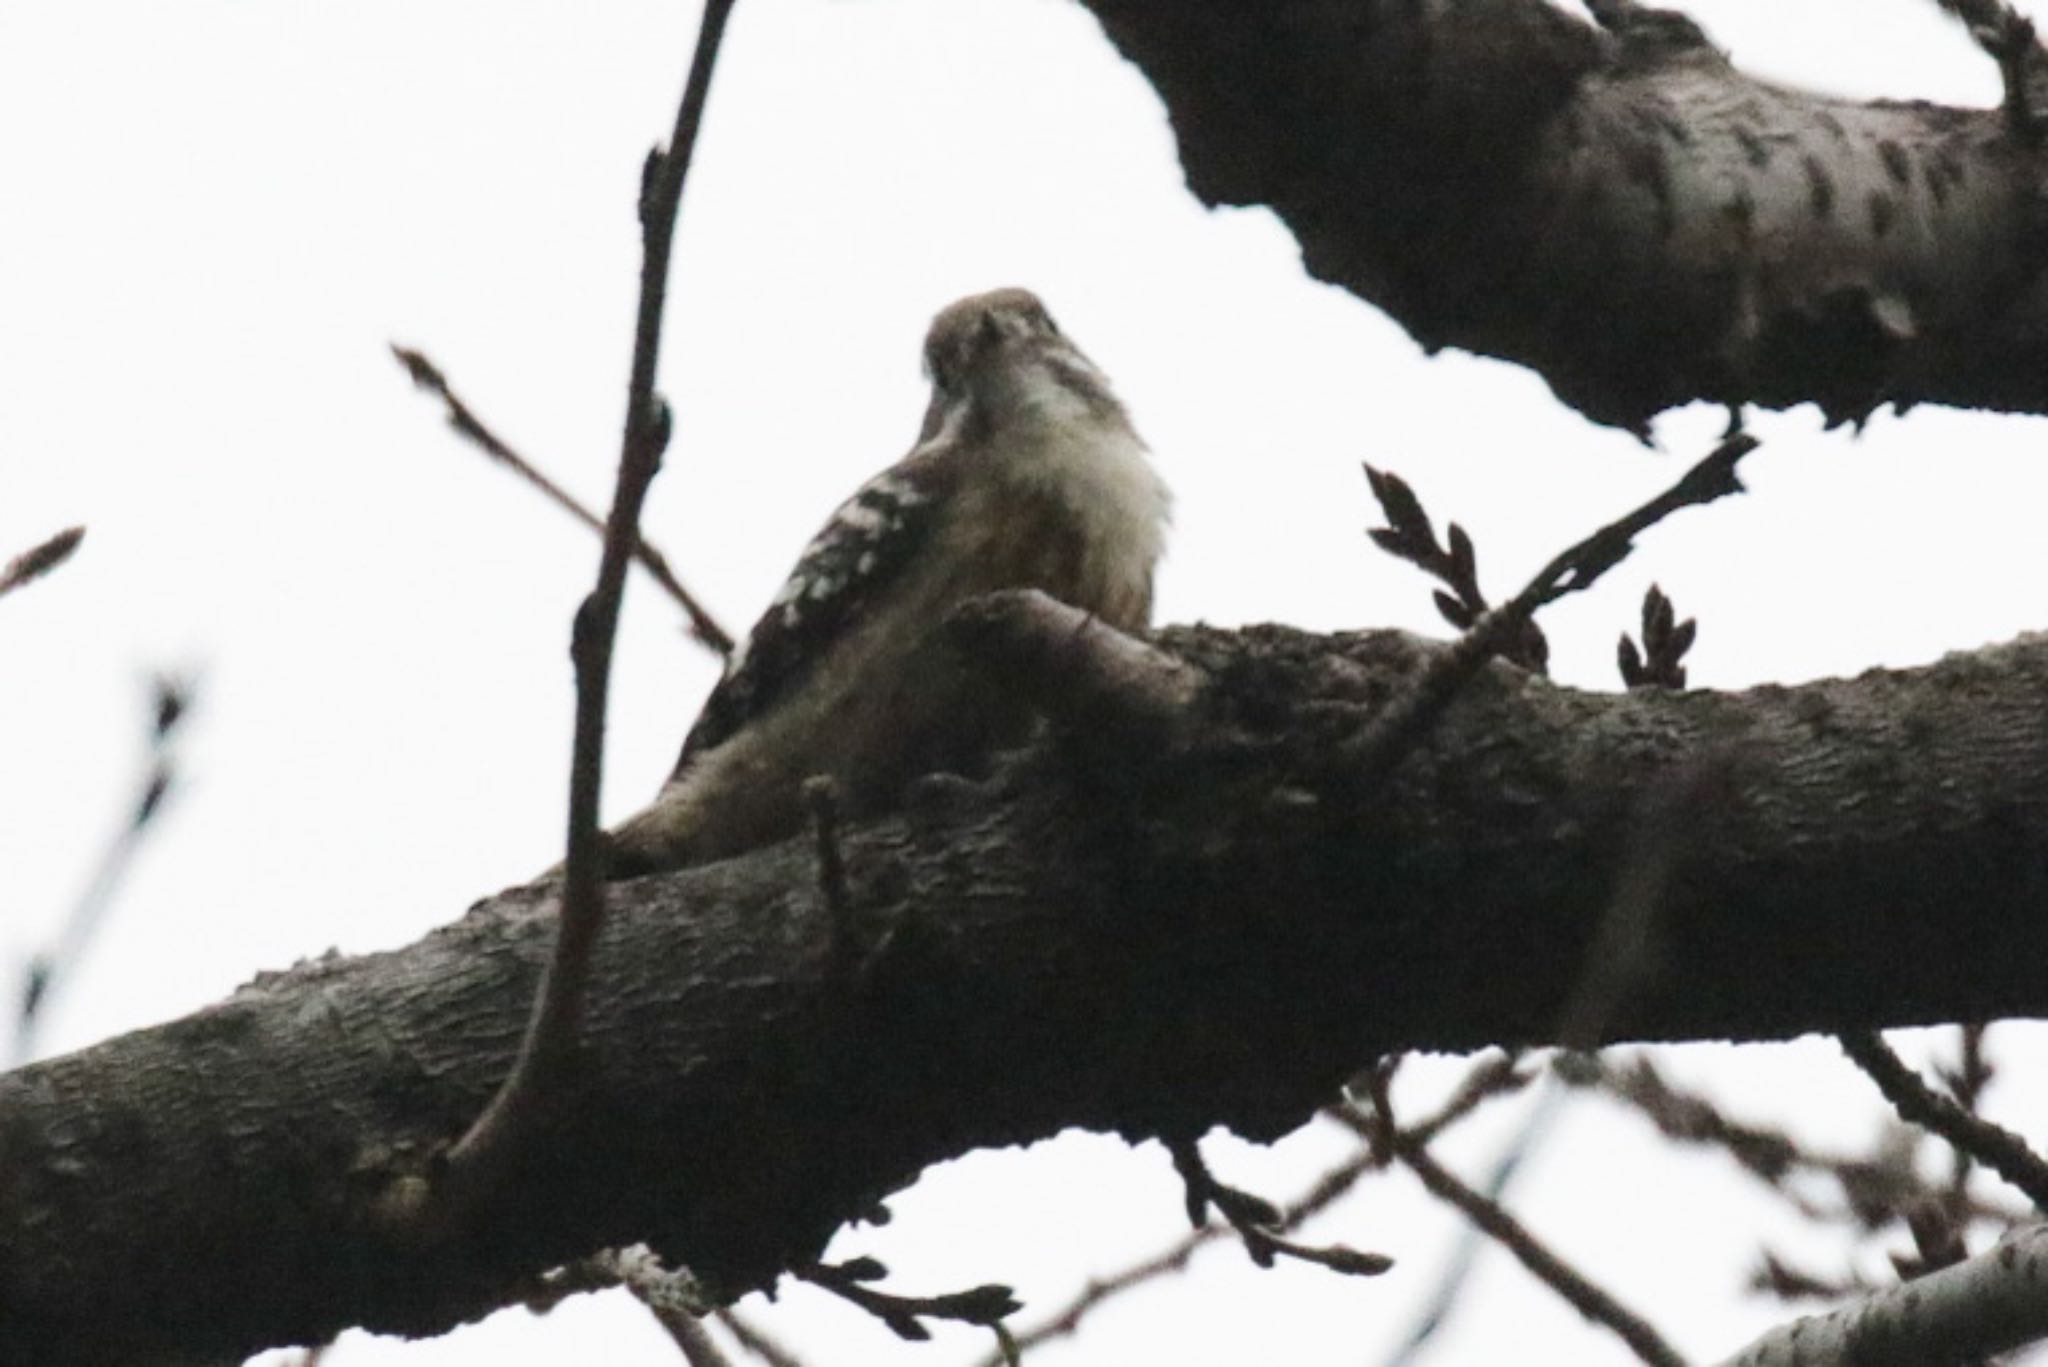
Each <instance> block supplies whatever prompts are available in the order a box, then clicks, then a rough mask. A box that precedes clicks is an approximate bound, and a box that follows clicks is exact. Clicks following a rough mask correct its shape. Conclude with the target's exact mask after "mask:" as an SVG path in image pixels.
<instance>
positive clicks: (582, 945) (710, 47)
mask: <svg viewBox="0 0 2048 1367" xmlns="http://www.w3.org/2000/svg"><path fill="white" fill-rule="evenodd" d="M732 8H733V0H706V4H705V6H704V13H703V17H702V19H701V21H700V24H699V28H698V31H697V47H696V52H695V55H694V56H693V57H692V59H691V63H690V75H689V79H688V81H687V82H686V84H685V86H684V89H683V97H682V102H681V104H680V105H679V106H678V108H677V110H676V123H675V130H674V133H673V134H672V136H671V137H670V139H669V145H668V150H667V151H663V150H662V149H660V148H655V149H654V150H653V151H651V152H650V153H649V154H648V157H647V162H646V165H645V168H644V170H643V173H642V176H641V184H640V228H641V232H640V238H641V265H640V306H639V313H638V317H637V319H636V321H635V325H634V334H633V366H632V376H631V379H630V382H629V384H628V387H627V397H626V425H625V437H624V443H623V448H624V449H623V451H622V453H621V455H620V458H619V477H618V487H617V489H616V491H615V492H614V494H613V497H612V510H611V516H610V517H609V518H608V519H607V521H606V523H605V536H604V554H603V557H602V559H601V560H600V562H599V566H598V575H597V587H596V588H595V589H593V590H592V591H591V593H590V596H589V597H588V598H586V599H584V601H583V605H582V606H581V607H580V608H579V609H578V610H577V613H576V622H575V627H574V630H573V632H572V639H571V645H570V654H571V657H572V658H573V660H574V662H575V667H576V736H575V743H574V754H573V757H572V760H571V764H570V781H569V837H568V847H569V848H568V858H567V860H566V861H565V862H566V867H565V870H564V874H563V883H562V906H561V917H560V926H559V928H558V930H557V931H556V938H555V950H554V955H553V957H552V958H551V959H550V960H549V961H548V965H547V968H546V970H545V972H544V974H543V976H542V978H541V985H540V991H539V992H538V993H537V994H536V996H535V1001H534V1011H533V1015H532V1017H531V1019H530V1020H529V1022H528V1024H527V1029H526V1036H525V1038H524V1039H523V1040H522V1041H521V1043H520V1048H519V1056H518V1058H517V1060H516V1061H515V1062H514V1063H513V1065H512V1070H511V1072H510V1073H509V1074H508V1075H507V1077H506V1079H505V1082H504V1084H503V1085H502V1086H501V1087H500V1088H499V1089H498V1092H497V1094H496V1095H495V1096H494V1097H493V1098H492V1099H491V1103H490V1105H489V1106H487V1107H486V1108H485V1109H484V1113H483V1114H482V1115H481V1116H479V1117H478V1118H477V1120H476V1122H475V1123H474V1124H473V1125H471V1126H470V1128H469V1131H468V1132H467V1133H466V1134H464V1135H463V1136H462V1138H461V1139H459V1140H458V1141H456V1144H455V1146H454V1148H453V1149H451V1150H450V1151H449V1154H448V1158H447V1162H446V1165H445V1168H444V1170H443V1172H442V1174H441V1179H440V1181H439V1183H438V1184H437V1189H436V1190H435V1192H434V1194H433V1195H432V1197H431V1198H430V1203H431V1204H432V1205H434V1206H436V1207H439V1208H440V1210H441V1212H442V1213H443V1214H444V1215H445V1214H453V1215H458V1216H459V1214H460V1212H462V1211H463V1210H464V1209H466V1208H467V1205H468V1203H469V1202H470V1201H473V1200H474V1199H476V1197H477V1196H478V1195H479V1194H481V1193H482V1192H484V1191H487V1190H489V1189H490V1188H491V1187H493V1186H494V1185H495V1184H496V1181H497V1180H498V1178H499V1177H500V1176H501V1174H502V1173H503V1171H504V1170H505V1168H506V1167H508V1166H509V1164H510V1163H511V1161H512V1158H513V1156H514V1154H515V1153H516V1151H517V1150H518V1149H519V1147H520V1145H521V1144H522V1143H523V1141H524V1139H525V1137H526V1136H528V1135H529V1134H530V1133H531V1132H532V1130H533V1129H534V1127H535V1126H536V1125H537V1124H538V1119H539V1116H540V1114H541V1113H542V1111H543V1110H544V1108H545V1106H546V1105H547V1103H548V1101H549V1098H550V1097H551V1096H552V1095H553V1093H554V1092H555V1091H556V1090H558V1088H557V1085H556V1084H557V1083H558V1081H559V1079H560V1078H561V1076H562V1074H563V1072H564V1064H565V1063H566V1062H567V1061H568V1060H569V1059H570V1058H571V1057H572V1056H573V1053H574V1048H575V1041H576V1032H577V1026H578V1022H579V1021H580V1020H581V1018H582V1014H583V996H584V992H585V990H586V988H587V986H588V983H589V977H590V959H591V954H592V951H593V949H594V948H595V946H596V943H597V934H598V930H599V928H600V927H601V926H602V925H603V922H604V905H605V904H604V883H603V877H604V870H603V868H602V867H601V866H602V862H603V859H602V841H601V837H600V833H599V831H598V825H597V811H598V792H599V787H600V781H601V779H602V776H603V768H604V724H605V710H606V702H607V697H608V694H609V691H610V684H611V656H612V642H613V638H614V636H615V635H616V633H617V630H618V622H619V603H620V599H621V597H622V596H623V594H624V591H625V579H626V563H627V560H628V558H629V556H630V554H631V551H632V547H633V545H634V543H635V542H636V540H637V538H638V535H639V530H638V529H639V519H640V507H641V504H642V503H643V502H644V501H645V499H646V496H647V489H648V486H649V485H650V484H651V483H652V482H653V480H654V476H655V473H656V471H657V470H659V469H660V466H661V455H662V452H663V451H664V450H665V449H666V448H667V446H668V439H669V428H670V416H669V409H668V405H667V403H666V402H665V401H663V400H662V398H661V397H660V396H659V395H658V394H657V393H656V391H655V370H656V362H657V360H658V358H659V354H660V349H661V320H662V313H663V308H664V306H665V304H666V302H667V297H668V267H669V253H670V249H671V247H672V245H673V238H674V234H675V224H676V214H677V211H678V209H679V208H680V206H681V203H682V197H683V184H684V181H685V180H686V178H687V177H688V174H689V169H690V158H691V154H692V153H693V151H694V150H695V147H696V143H697V132H698V129H699V127H700V126H701V125H702V122H703V117H704V104H705V101H706V99H707V98H708V97H709V95H710V91H711V76H712V72H713V70H714V69H715V68H716V66H717V62H718V50H719V44H720V41H721V40H722V38H723V37H724V34H725V26H726V21H727V19H729V18H730V17H731V14H732ZM415 1218H417V1217H415ZM429 1223H430V1224H431V1223H435V1222H434V1221H432V1220H429Z"/></svg>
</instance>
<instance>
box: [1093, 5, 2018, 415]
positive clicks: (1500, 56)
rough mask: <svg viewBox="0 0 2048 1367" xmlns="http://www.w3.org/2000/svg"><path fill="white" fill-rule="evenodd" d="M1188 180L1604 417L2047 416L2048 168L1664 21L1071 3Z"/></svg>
mask: <svg viewBox="0 0 2048 1367" xmlns="http://www.w3.org/2000/svg"><path fill="white" fill-rule="evenodd" d="M1085 3H1087V5H1088V6H1089V8H1090V9H1092V10H1093V11H1094V12H1095V13H1096V14H1097V15H1098V16H1099V17H1100V19H1101V21H1102V24H1103V27H1104V29H1105V30H1106V31H1107V32H1108V34H1109V36H1110V38H1111V39H1112V40H1113V41H1114V42H1115V43H1116V44H1117V46H1118V47H1119V48H1120V49H1121V50H1122V51H1123V52H1124V53H1125V55H1127V56H1128V57H1129V58H1130V59H1131V60H1132V61H1134V62H1135V63H1137V65H1138V66H1139V67H1140V68H1141V69H1142V70H1143V71H1144V73H1145V75H1146V76H1147V77H1148V78H1149V79H1150V80H1151V82H1152V84H1153V85H1154V86H1155V87H1156V88H1157V89H1158V91H1159V93H1160V95H1161V96H1162V97H1163V98H1164V99H1165V101H1166V106H1167V110H1168V113H1169V114H1170V116H1171V118H1172V121H1173V126H1174V130H1175V132H1176V134H1177V135H1178V138H1179V143H1180V155H1181V162H1182V165H1183V167H1184V168H1185V169H1186V172H1187V177H1188V183H1189V185H1190V186H1191V187H1192V189H1193V190H1194V192H1195V193H1196V194H1197V195H1198V196H1200V197H1201V198H1202V199H1203V200H1205V201H1206V202H1208V203H1211V204H1265V205H1269V206H1271V207H1272V208H1273V210H1274V211H1275V212H1276V213H1278V214H1279V215H1280V217H1281V218H1282V219H1283V220H1284V221H1285V222H1286V223H1287V224H1288V226H1289V227H1290V228H1291V229H1292V230H1293V232H1294V234H1295V236H1296V238H1297V239H1298V240H1299V241H1300V243H1301V245H1302V256H1303V261H1304V263H1305V265H1306V266H1307V268H1308V269H1309V271H1310V272H1311V273H1313V274H1314V275H1316V276H1318V277H1320V278H1322V279H1325V280H1329V281H1332V282H1334V283H1336V284H1340V285H1342V286H1344V287H1345V288H1347V289H1349V290H1351V291H1352V292H1353V293H1355V294H1357V295H1359V296H1360V297H1361V298H1364V299H1366V300H1369V301H1370V302H1372V303H1373V304H1375V305H1377V306H1378V307H1380V308H1382V309H1384V310H1385V311H1386V312H1387V313H1388V314H1390V315H1391V316H1392V317H1394V318H1395V319H1396V320H1397V321H1398V322H1400V323H1401V324H1402V326H1404V327H1406V328H1407V329H1408V330H1409V332H1410V333H1412V334H1413V335H1414V336H1415V338H1416V339H1417V340H1418V341H1419V342H1421V343H1422V344H1423V345H1424V346H1426V347H1429V348H1432V349H1434V348H1437V347H1442V346H1456V347H1462V348H1464V349H1466V350H1469V351H1474V352H1478V353H1481V354H1483V355H1489V356H1499V357H1502V358H1505V359H1507V360H1511V361H1515V362H1518V363H1520V364H1523V365H1527V366H1529V367H1531V368H1533V369H1535V370H1536V371H1538V372H1539V373H1541V374H1542V375H1543V376H1544V377H1545V379H1547V380H1548V381H1549V382H1550V384H1551V386H1552V388H1553V389H1554V390H1555V391H1556V393H1557V395H1558V397H1559V398H1561V399H1563V400H1564V401H1565V402H1566V403H1568V404H1570V405H1572V406H1573V407H1574V408H1577V409H1578V410H1579V411H1581V412H1582V413H1584V414H1586V416H1588V417H1590V418H1593V419H1595V420H1597V421H1600V422H1606V423H1613V424H1617V425H1620V426H1624V427H1628V428H1631V429H1636V430H1641V429H1642V428H1643V426H1644V425H1645V424H1646V423H1647V421H1648V420H1649V419H1650V418H1651V417H1652V416H1653V415H1655V414H1656V413H1658V412H1659V411H1661V410H1663V409H1665V408H1668V407H1671V406H1673V405H1676V404H1681V403H1685V402H1687V401H1689V400H1694V399H1707V400H1712V401H1715V402H1720V403H1754V404H1761V405H1766V406H1770V407H1786V406H1790V405H1792V404H1796V403H1800V402H1804V401H1808V400H1811V401H1813V402H1816V403H1818V404H1819V405H1820V406H1821V407H1822V409H1823V410H1824V411H1825V412H1826V413H1827V414H1828V416H1829V417H1830V419H1832V420H1851V419H1860V418H1861V417H1863V416H1865V415H1867V414H1868V413H1869V412H1870V411H1871V410H1872V409H1873V408H1875V407H1876V406H1878V405H1879V404H1882V403H1886V402H1891V403H1896V404H1899V405H1902V406H1903V405H1910V404H1914V403H1919V402H1923V401H1928V402H1936V403H1943V404H1953V405H1962V406H1969V407H1990V408H1998V409H2008V410H2014V411H2022V412H2030V413H2040V412H2048V289H2044V287H2043V277H2042V271H2043V267H2044V266H2048V202H2044V198H2043V193H2042V176H2043V171H2044V168H2048V160H2044V152H2043V148H2042V146H2041V144H2040V143H2039V142H2038V141H2035V140H2032V139H2029V138H2027V137H2025V136H2022V135H2021V134H2020V133H2018V132H2016V131H2015V129H2014V127H2013V126H2012V123H2011V121H2010V120H2009V119H2008V118H2007V117H2006V115H2005V114H2004V113H2002V112H2001V111H1997V110H1959V109H1953V108H1944V107H1941V106H1936V105H1932V104H1926V103H1919V102H1915V103H1884V102H1880V103H1873V104H1857V103H1852V102H1849V101H1844V100H1838V99H1832V98H1827V97H1824V96H1820V95H1816V94H1812V93H1810V92H1805V91H1799V90H1792V89H1787V88H1785V87H1782V86H1776V85H1771V84H1767V83H1765V82H1761V81H1757V80H1753V79H1751V78H1749V77H1747V76H1745V75H1743V74H1742V73H1741V72H1739V71H1737V70H1735V69H1734V68H1733V67H1732V66H1731V65H1730V64H1729V62H1728V61H1727V59H1726V58H1725V57H1724V56H1723V55H1722V54H1721V53H1720V52H1719V51H1717V50H1716V49H1714V48H1713V47H1712V46H1711V44H1710V43H1708V42H1707V41H1706V40H1705V39H1704V38H1703V37H1701V36H1700V35H1699V34H1698V30H1697V29H1695V28H1693V27H1692V26H1691V25H1690V23H1689V21H1685V20H1683V19H1680V18H1678V17H1677V16H1675V15H1664V14H1661V13H1656V12H1652V13H1650V14H1647V15H1644V14H1640V13H1639V14H1638V16H1637V18H1636V19H1635V21H1634V23H1633V24H1632V25H1631V26H1629V27H1627V28H1625V29H1623V30H1622V31H1621V32H1620V33H1619V34H1618V35H1617V34H1611V33H1607V32H1603V31H1601V30H1598V29H1595V28H1594V27H1592V26H1591V25H1589V24H1588V23H1586V22H1585V21H1583V20H1581V19H1578V18H1575V17H1573V16H1571V15H1568V14H1565V13H1563V12H1562V11H1560V10H1557V9H1553V8H1552V7H1551V6H1550V5H1548V4H1546V3H1544V0H1269V2H1267V3H1259V4H1247V3H1244V0H1177V3H1174V4H1157V3H1154V2H1153V0H1085Z"/></svg>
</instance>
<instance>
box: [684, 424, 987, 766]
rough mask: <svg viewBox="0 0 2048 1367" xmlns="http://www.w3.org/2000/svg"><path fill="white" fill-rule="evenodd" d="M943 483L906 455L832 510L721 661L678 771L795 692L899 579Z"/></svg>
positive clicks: (932, 519) (926, 532) (932, 520)
mask: <svg viewBox="0 0 2048 1367" xmlns="http://www.w3.org/2000/svg"><path fill="white" fill-rule="evenodd" d="M945 483H946V479H945V465H944V463H943V462H941V461H937V460H933V459H930V458H927V457H919V456H913V457H911V458H910V459H907V460H905V461H903V462H902V463H901V464H899V465H896V466H894V467H892V468H891V469H888V470H885V471H883V472H882V473H881V474H879V475H876V476H875V477H874V478H873V479H871V480H869V481H868V482H867V483H866V484H864V485H862V486H861V487H860V489H859V490H858V491H856V492H855V494H854V495H853V497H852V498H849V499H847V500H846V502H844V503H842V504H840V505H839V508H838V510H837V511H835V512H834V513H833V514H832V516H831V518H830V519H828V520H827V521H826V523H825V525H824V527H823V528H822V529H821V530H820V531H819V532H818V534H817V535H816V536H814V537H812V538H811V543H810V545H808V546H806V547H805V548H804V553H803V555H802V556H801V557H800V558H799V559H798V560H797V563H796V568H795V569H793V570H791V571H790V575H789V578H788V579H787V580H785V581H784V582H783V585H782V590H781V592H779V593H777V594H776V595H775V600H774V601H773V602H772V603H770V604H769V605H768V610H767V611H766V612H764V613H762V614H761V619H760V620H759V621H758V622H756V623H754V629H753V630H752V631H751V632H749V633H748V634H747V639H746V640H745V641H744V642H742V643H741V645H740V648H739V649H738V650H737V651H735V652H734V653H733V655H732V658H731V659H730V660H728V661H727V662H726V667H725V677H724V678H722V679H720V680H719V682H718V686H717V687H716V688H714V689H713V690H712V691H711V696H710V697H709V698H708V699H706V700H705V703H704V710H703V711H702V712H700V713H699V714H698V715H697V721H696V724H695V725H693V726H692V727H691V728H690V734H689V735H688V737H686V738H685V739H684V741H683V753H682V756H681V757H680V758H679V759H677V761H676V772H677V773H678V774H680V773H681V772H682V771H683V770H684V769H686V768H688V767H689V764H690V761H691V760H692V759H694V758H695V757H696V756H697V755H699V754H702V753H703V752H704V751H706V750H710V749H712V748H714V747H716V746H719V745H722V744H724V743H725V742H726V741H727V740H729V739H731V738H732V737H733V736H734V735H735V734H737V733H738V732H739V731H741V730H742V729H744V728H745V727H746V726H747V724H748V723H749V722H751V721H753V720H754V719H755V718H756V717H759V716H761V715H762V714H763V713H765V712H767V711H768V710H769V709H771V708H773V707H774V706H775V705H776V704H777V703H778V702H779V701H781V700H782V699H783V698H785V697H787V696H789V695H790V694H791V693H792V692H793V691H794V690H796V689H797V688H799V687H800V686H801V685H802V681H803V679H804V676H805V674H806V673H807V671H808V670H809V669H811V668H812V667H813V666H814V665H815V664H816V662H817V661H819V660H821V659H822V658H824V656H825V654H826V652H827V651H828V650H829V649H830V648H831V645H832V643H833V642H834V641H835V640H837V639H838V638H839V636H840V634H841V633H842V632H844V631H845V630H846V629H847V628H848V627H849V626H851V625H853V624H854V623H855V622H857V621H859V620H860V618H861V616H862V614H863V613H865V612H866V611H867V610H868V609H869V608H870V607H871V606H872V605H873V604H874V603H875V602H876V601H877V599H878V598H879V597H880V596H881V595H882V594H884V593H886V592H888V590H889V588H890V587H891V586H892V585H893V584H895V583H896V582H898V581H899V580H900V579H901V577H902V575H903V572H904V570H905V569H906V568H907V567H908V566H909V565H910V564H911V563H912V562H913V561H914V560H915V559H916V558H917V554H918V551H919V549H920V548H921V547H922V546H924V545H925V544H926V542H927V541H928V540H929V537H930V533H931V530H932V528H933V526H934V525H935V524H936V523H937V521H938V518H939V510H940V506H941V503H942V501H943V499H942V496H943V494H944V486H945Z"/></svg>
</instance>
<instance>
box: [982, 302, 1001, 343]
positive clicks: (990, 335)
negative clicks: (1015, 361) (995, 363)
mask: <svg viewBox="0 0 2048 1367" xmlns="http://www.w3.org/2000/svg"><path fill="white" fill-rule="evenodd" d="M1002 339H1003V325H1002V322H1001V320H999V319H998V318H997V317H996V311H995V310H994V309H990V310H988V311H987V312H986V313H984V314H982V315H981V340H982V341H983V342H1000V341H1001V340H1002Z"/></svg>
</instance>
